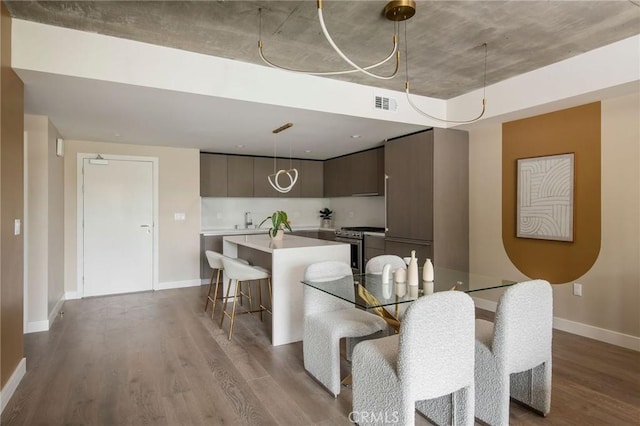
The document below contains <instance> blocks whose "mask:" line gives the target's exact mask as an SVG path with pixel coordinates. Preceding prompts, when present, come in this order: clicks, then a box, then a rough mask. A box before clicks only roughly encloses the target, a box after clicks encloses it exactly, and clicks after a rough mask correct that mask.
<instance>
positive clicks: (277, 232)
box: [260, 210, 293, 240]
mask: <svg viewBox="0 0 640 426" xmlns="http://www.w3.org/2000/svg"><path fill="white" fill-rule="evenodd" d="M268 220H271V224H272V227H271V228H269V236H270V237H271V239H272V240H281V239H282V236H283V234H284V229H285V228H286V229H288V230H289V231H290V232H293V231H292V230H291V225H290V224H289V218H288V217H287V212H285V211H283V210H276V211H275V212H273V213H272V214H271V216H267V217H266V218H265V219H264V220H263V221H262V222H261V223H260V226H262V224H263V223H265V222H266V221H268Z"/></svg>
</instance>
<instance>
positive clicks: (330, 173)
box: [324, 147, 385, 197]
mask: <svg viewBox="0 0 640 426" xmlns="http://www.w3.org/2000/svg"><path fill="white" fill-rule="evenodd" d="M384 161H385V158H384V147H380V148H376V149H371V150H368V151H362V152H357V153H355V154H350V155H345V156H343V157H337V158H332V159H331V160H327V161H325V162H324V196H325V197H350V196H352V195H360V196H363V195H383V194H384Z"/></svg>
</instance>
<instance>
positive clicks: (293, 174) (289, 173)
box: [267, 123, 298, 194]
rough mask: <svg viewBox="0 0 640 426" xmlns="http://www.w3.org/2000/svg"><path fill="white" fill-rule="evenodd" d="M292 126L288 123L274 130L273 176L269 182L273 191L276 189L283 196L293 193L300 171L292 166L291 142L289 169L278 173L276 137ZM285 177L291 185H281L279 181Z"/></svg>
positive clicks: (270, 176)
mask: <svg viewBox="0 0 640 426" xmlns="http://www.w3.org/2000/svg"><path fill="white" fill-rule="evenodd" d="M291 126H293V123H286V124H283V125H282V126H280V127H278V128H277V129H275V130H273V174H270V175H269V176H267V180H268V181H269V184H271V186H272V187H273V189H275V190H276V191H278V192H280V193H282V194H286V193H287V192H289V191H291V189H292V188H293V186H294V185H295V184H296V182H297V181H298V169H295V168H293V166H292V163H293V161H292V160H291V142H289V169H288V170H284V169H281V170H278V171H276V169H277V166H276V159H277V156H276V151H277V149H276V148H277V147H276V145H277V143H276V137H277V136H276V135H277V134H278V133H280V132H282V131H285V130H287V129H288V128H290V127H291ZM284 176H286V177H288V178H289V184H288V185H286V186H283V185H281V184H280V180H279V179H280V177H284Z"/></svg>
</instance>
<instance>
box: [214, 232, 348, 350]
mask: <svg viewBox="0 0 640 426" xmlns="http://www.w3.org/2000/svg"><path fill="white" fill-rule="evenodd" d="M252 252H253V253H252ZM223 253H224V254H225V255H227V256H230V257H238V254H239V253H240V254H241V255H240V256H239V257H243V258H247V257H249V259H248V260H249V261H251V260H252V259H251V258H252V257H254V256H253V255H255V258H257V259H262V262H251V263H258V264H260V266H263V267H267V268H268V269H270V270H271V286H272V299H273V302H272V307H271V311H272V313H273V315H272V316H271V344H272V345H274V346H278V345H284V344H287V343H292V342H297V341H300V340H302V323H303V316H304V304H303V298H302V289H303V286H302V284H301V283H300V281H302V279H303V276H304V270H305V268H306V267H307V266H308V265H310V264H312V263H316V262H322V261H326V260H337V261H341V262H345V263H347V264H348V263H349V260H350V247H349V244H344V243H337V242H333V241H325V240H318V239H315V238H306V237H298V236H295V235H290V234H285V235H284V238H283V239H282V240H281V241H275V242H272V241H271V239H270V238H269V236H268V235H265V234H257V235H238V236H226V237H224V239H223ZM252 254H253V255H252ZM227 281H228V280H227V279H226V277H225V288H226V286H227V285H228V282H227ZM225 291H226V290H225Z"/></svg>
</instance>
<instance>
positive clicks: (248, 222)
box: [244, 212, 253, 228]
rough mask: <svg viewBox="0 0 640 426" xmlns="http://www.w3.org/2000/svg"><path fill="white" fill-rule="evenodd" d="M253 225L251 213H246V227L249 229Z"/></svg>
mask: <svg viewBox="0 0 640 426" xmlns="http://www.w3.org/2000/svg"><path fill="white" fill-rule="evenodd" d="M251 225H253V220H252V219H251V212H244V227H245V228H249V227H250V226H251Z"/></svg>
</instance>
